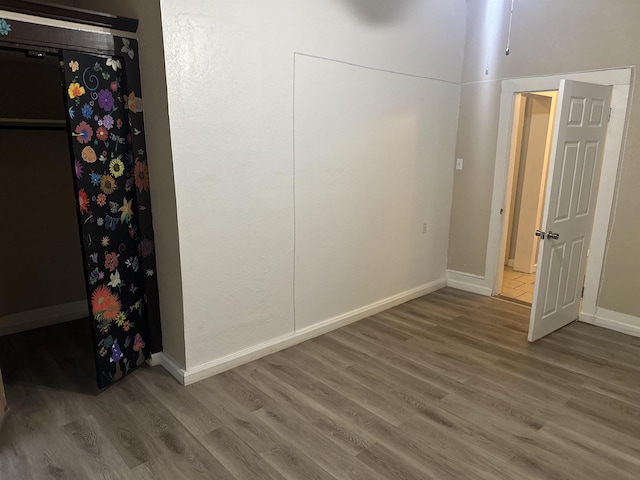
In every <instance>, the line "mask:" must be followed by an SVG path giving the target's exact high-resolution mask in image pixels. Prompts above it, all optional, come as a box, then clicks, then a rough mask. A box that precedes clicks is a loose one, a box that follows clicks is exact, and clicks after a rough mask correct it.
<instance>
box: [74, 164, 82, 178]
mask: <svg viewBox="0 0 640 480" xmlns="http://www.w3.org/2000/svg"><path fill="white" fill-rule="evenodd" d="M74 165H75V168H76V178H82V173H83V172H82V164H81V163H80V162H79V161H78V160H76V161H75V162H74Z"/></svg>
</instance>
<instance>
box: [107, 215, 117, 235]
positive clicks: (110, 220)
mask: <svg viewBox="0 0 640 480" xmlns="http://www.w3.org/2000/svg"><path fill="white" fill-rule="evenodd" d="M117 226H118V218H117V217H116V218H114V217H112V216H110V215H105V216H104V227H105V228H106V229H107V230H111V231H112V232H115V231H116V227H117Z"/></svg>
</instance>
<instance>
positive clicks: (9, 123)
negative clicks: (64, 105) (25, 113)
mask: <svg viewBox="0 0 640 480" xmlns="http://www.w3.org/2000/svg"><path fill="white" fill-rule="evenodd" d="M0 128H1V129H11V130H16V129H19V130H23V129H26V130H66V129H67V122H66V121H65V120H51V119H46V118H0Z"/></svg>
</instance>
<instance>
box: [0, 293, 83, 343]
mask: <svg viewBox="0 0 640 480" xmlns="http://www.w3.org/2000/svg"><path fill="white" fill-rule="evenodd" d="M88 315H89V306H88V304H87V301H86V300H79V301H77V302H69V303H62V304H60V305H52V306H50V307H43V308H37V309H35V310H28V311H26V312H18V313H14V314H11V315H7V316H5V317H0V336H2V335H9V334H12V333H18V332H24V331H26V330H32V329H34V328H40V327H47V326H49V325H54V324H56V323H63V322H68V321H70V320H78V319H80V318H83V317H87V316H88Z"/></svg>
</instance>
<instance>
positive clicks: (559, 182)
mask: <svg viewBox="0 0 640 480" xmlns="http://www.w3.org/2000/svg"><path fill="white" fill-rule="evenodd" d="M611 91H612V88H611V87H610V86H603V85H592V84H587V83H581V82H573V81H568V80H562V81H561V83H560V90H559V98H558V103H559V106H560V108H559V109H558V111H557V114H556V122H555V128H554V138H553V147H552V154H551V164H550V166H549V181H548V182H547V192H546V197H545V198H546V200H545V213H544V218H543V222H542V225H543V230H545V231H547V232H548V233H547V235H546V237H545V239H544V240H540V241H542V242H543V246H542V248H541V249H540V252H539V255H538V265H539V267H540V268H539V269H538V272H537V278H536V286H535V290H534V296H533V303H532V309H531V321H530V323H529V341H535V340H537V339H539V338H541V337H543V336H544V335H547V334H549V333H551V332H553V331H554V330H557V329H558V328H561V327H563V326H564V325H566V324H567V323H569V322H572V321H573V320H576V319H577V318H578V313H579V310H580V296H581V292H582V283H583V278H584V271H585V266H586V256H587V249H588V244H589V240H590V238H591V228H592V225H593V215H594V210H595V204H596V202H595V199H596V195H597V191H598V182H599V178H600V170H601V166H602V155H603V151H604V141H605V137H606V131H607V122H606V120H605V114H606V112H608V109H609V104H610V100H611ZM549 232H553V233H554V234H557V236H558V237H557V238H554V236H553V235H551V236H550V235H549ZM531 234H532V235H533V234H534V232H531Z"/></svg>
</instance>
